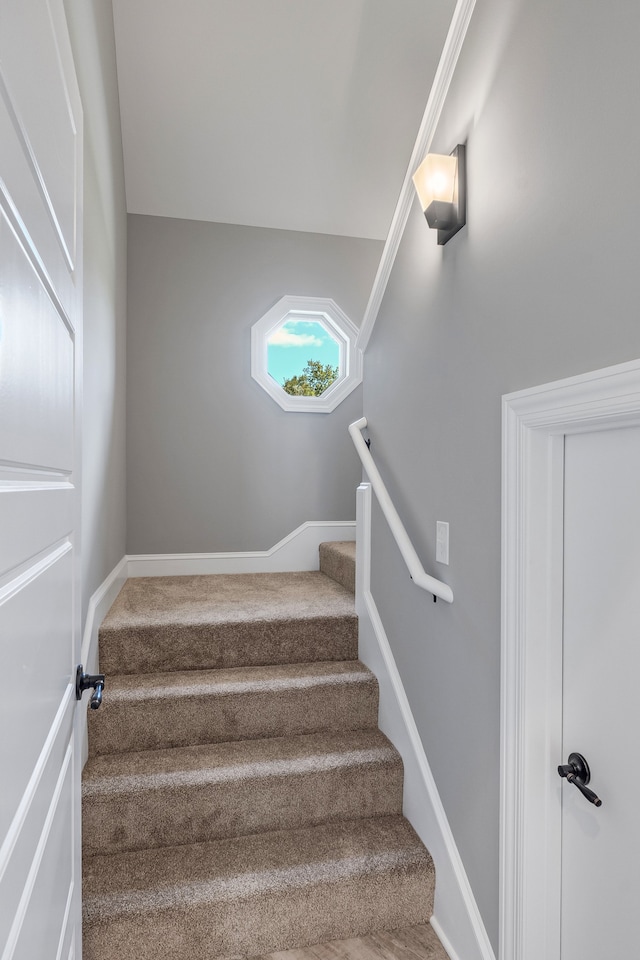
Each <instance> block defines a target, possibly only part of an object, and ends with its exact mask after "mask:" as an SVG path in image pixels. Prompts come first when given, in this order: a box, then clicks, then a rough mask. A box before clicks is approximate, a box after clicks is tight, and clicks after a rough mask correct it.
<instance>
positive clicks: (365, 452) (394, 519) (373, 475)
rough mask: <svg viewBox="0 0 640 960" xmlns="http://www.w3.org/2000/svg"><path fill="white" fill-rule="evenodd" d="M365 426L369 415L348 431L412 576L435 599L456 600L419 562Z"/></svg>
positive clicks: (445, 585)
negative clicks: (372, 448) (377, 464)
mask: <svg viewBox="0 0 640 960" xmlns="http://www.w3.org/2000/svg"><path fill="white" fill-rule="evenodd" d="M366 426H367V418H366V417H362V418H361V419H360V420H355V421H354V423H352V424H350V426H349V433H350V434H351V439H352V440H353V442H354V445H355V448H356V450H357V451H358V455H359V457H360V459H361V461H362V465H363V467H364V469H365V470H366V472H367V476H368V477H369V480H370V481H371V486H372V487H373V490H374V492H375V495H376V497H377V498H378V503H379V504H380V508H381V510H382V512H383V514H384V516H385V519H386V521H387V523H388V524H389V528H390V530H391V533H392V534H393V537H394V539H395V541H396V543H397V544H398V549H399V550H400V553H401V554H402V557H403V559H404V562H405V563H406V565H407V569H408V571H409V576H410V577H411V579H412V580H413V582H414V583H415V584H416V586H418V587H422V589H423V590H427V591H428V592H429V593H432V594H433V596H434V599H435V598H436V597H440V599H441V600H445V601H446V602H447V603H453V590H452V589H451V587H450V586H449V585H448V584H446V583H443V582H442V581H441V580H436V578H435V577H430V576H429V574H428V573H425V570H424V567H423V566H422V564H421V563H420V558H419V556H418V554H417V553H416V551H415V548H414V546H413V544H412V543H411V540H410V539H409V534H408V533H407V531H406V530H405V528H404V524H403V523H402V520H401V519H400V517H399V515H398V511H397V510H396V508H395V507H394V505H393V501H392V500H391V497H390V496H389V492H388V490H387V488H386V487H385V485H384V481H383V479H382V477H381V476H380V473H379V471H378V468H377V467H376V465H375V462H374V459H373V457H372V456H371V453H370V451H369V447H368V445H367V442H366V440H365V439H364V437H363V436H362V431H363V430H364V428H365V427H366Z"/></svg>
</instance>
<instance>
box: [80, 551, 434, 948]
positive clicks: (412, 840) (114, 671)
mask: <svg viewBox="0 0 640 960" xmlns="http://www.w3.org/2000/svg"><path fill="white" fill-rule="evenodd" d="M353 582H354V550H353V545H352V544H349V545H347V546H345V545H343V544H335V545H332V544H328V545H323V547H322V548H321V569H320V570H319V571H312V572H308V573H293V574H255V575H223V576H205V577H194V576H189V577H155V578H138V579H132V580H128V581H127V582H126V584H125V585H124V587H123V589H122V591H121V593H120V594H119V596H118V598H117V599H116V601H115V603H114V605H113V607H112V608H111V610H110V612H109V613H108V615H107V617H106V618H105V620H104V622H103V624H102V626H101V628H100V636H99V643H100V668H101V670H102V671H103V672H104V673H105V674H106V676H107V683H106V687H105V694H104V701H103V706H102V707H101V709H100V710H98V711H90V714H89V750H90V755H89V760H88V762H87V764H86V767H85V770H84V774H83V838H84V839H83V911H84V927H83V929H84V943H83V956H84V958H85V960H107V958H112V957H114V956H117V957H118V958H119V960H151V958H153V960H212V958H223V957H225V958H227V957H228V958H231V957H251V956H257V955H262V956H266V955H271V954H273V953H274V951H287V950H300V949H303V948H309V949H311V948H312V947H313V945H318V944H322V943H328V942H336V941H341V940H342V941H346V940H349V939H353V938H361V937H367V936H373V935H377V933H380V935H381V936H382V931H389V930H396V929H398V928H406V929H409V928H413V927H416V925H418V927H419V925H424V924H425V923H426V921H428V919H429V918H430V916H431V913H432V909H433V890H434V883H435V876H434V869H433V863H432V860H431V857H430V856H429V853H428V852H427V851H426V850H425V848H424V846H423V845H422V844H421V842H420V840H419V839H418V837H417V836H416V834H415V833H414V831H413V829H412V828H411V826H410V825H409V823H408V822H407V821H406V820H405V819H404V817H403V816H402V779H403V772H402V763H401V760H400V757H399V755H398V754H397V751H396V750H395V749H394V747H393V746H392V745H391V744H390V743H389V741H388V740H387V739H386V738H385V737H384V736H383V735H382V733H381V732H380V731H379V730H378V729H377V706H378V703H377V701H378V693H377V683H376V680H375V677H374V676H373V675H372V674H371V673H370V671H369V670H367V668H366V667H364V666H363V664H361V663H360V662H359V661H358V659H357V619H356V616H355V609H354V597H353ZM429 929H430V928H429ZM385 936H386V934H385ZM341 955H342V954H341ZM283 956H284V955H283ZM433 957H434V960H439V957H438V954H434V955H433ZM427 958H428V960H431V958H430V957H429V955H428V954H425V960H427ZM291 960H294V958H293V957H291Z"/></svg>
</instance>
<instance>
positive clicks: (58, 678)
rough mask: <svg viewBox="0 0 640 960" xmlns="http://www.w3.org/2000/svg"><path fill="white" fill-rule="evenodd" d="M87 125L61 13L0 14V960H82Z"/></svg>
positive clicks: (57, 4) (35, 6)
mask: <svg viewBox="0 0 640 960" xmlns="http://www.w3.org/2000/svg"><path fill="white" fill-rule="evenodd" d="M81 207H82V113H81V107H80V99H79V95H78V89H77V85H76V81H75V74H74V70H73V61H72V56H71V50H70V45H69V39H68V34H67V28H66V22H65V18H64V10H63V5H62V0H0V710H1V726H0V776H1V778H2V786H1V788H0V958H1V960H69V958H72V957H74V956H77V957H79V956H80V944H79V939H78V937H79V931H80V920H79V917H80V914H79V904H80V873H79V807H78V800H79V778H80V767H79V757H78V755H77V751H76V748H75V741H74V725H75V718H76V715H77V713H78V711H77V710H76V700H75V689H74V681H75V665H76V663H77V660H78V651H79V626H80V625H79V599H80V598H79V583H78V558H77V550H76V545H77V542H78V533H77V514H78V495H77V490H78V465H79V456H78V445H77V440H78V436H79V411H80V402H79V401H80V380H79V375H78V372H79V369H80V347H81V339H80V318H81V273H82V270H81V249H82V235H81V224H82V216H81Z"/></svg>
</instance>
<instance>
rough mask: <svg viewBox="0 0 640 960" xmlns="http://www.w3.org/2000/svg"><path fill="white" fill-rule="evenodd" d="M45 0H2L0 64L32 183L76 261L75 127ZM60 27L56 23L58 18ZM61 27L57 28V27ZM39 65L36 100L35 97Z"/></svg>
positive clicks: (51, 16) (51, 14) (51, 11)
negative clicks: (32, 179)
mask: <svg viewBox="0 0 640 960" xmlns="http://www.w3.org/2000/svg"><path fill="white" fill-rule="evenodd" d="M57 6H58V5H57V4H55V3H53V4H51V8H50V5H49V3H48V2H46V0H38V2H34V0H31V2H28V3H27V2H24V0H23V2H18V0H6V2H5V3H3V6H2V14H1V20H0V62H1V63H2V65H3V66H2V74H3V76H4V82H5V90H6V95H7V99H8V100H9V102H10V104H11V109H12V112H13V113H14V115H15V118H16V123H15V124H14V126H16V127H17V133H18V136H19V139H20V141H21V143H22V145H23V147H24V149H25V151H26V152H27V153H28V159H29V163H30V166H31V167H32V171H33V176H34V180H35V181H36V183H37V184H38V186H39V187H40V191H41V194H42V199H43V203H44V206H45V209H46V212H47V213H48V215H49V217H50V219H51V222H52V224H53V225H54V227H55V230H56V233H57V234H58V239H59V242H60V245H61V247H62V248H63V250H64V253H65V257H66V258H67V261H68V264H69V266H70V267H71V268H73V263H74V259H75V201H76V166H75V164H76V129H75V126H76V125H75V122H74V116H73V111H72V110H71V109H70V93H71V95H72V91H69V89H68V85H67V78H66V76H65V72H64V68H63V63H62V62H61V58H60V50H59V44H60V41H64V34H63V35H62V37H60V38H59V37H58V36H57V35H56V14H57V11H56V9H55V8H56V7H57ZM58 24H59V20H58ZM58 29H59V27H58ZM34 66H37V75H38V97H37V98H35V97H34V95H33V94H34Z"/></svg>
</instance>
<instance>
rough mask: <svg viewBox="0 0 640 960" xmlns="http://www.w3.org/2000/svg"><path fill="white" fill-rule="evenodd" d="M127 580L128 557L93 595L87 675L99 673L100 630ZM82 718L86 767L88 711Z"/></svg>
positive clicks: (85, 644) (85, 638)
mask: <svg viewBox="0 0 640 960" xmlns="http://www.w3.org/2000/svg"><path fill="white" fill-rule="evenodd" d="M126 579H127V557H123V558H122V560H121V561H120V562H119V563H118V564H116V566H115V567H114V568H113V570H112V571H111V573H110V574H109V576H108V577H106V579H105V580H104V581H103V582H102V583H101V584H100V586H99V587H98V589H97V590H96V591H95V593H93V594H92V595H91V599H90V600H89V606H88V609H87V619H86V621H85V625H84V633H83V634H82V647H81V650H80V663H82V665H83V667H84V670H85V673H97V672H98V629H99V627H100V624H101V623H102V621H103V620H104V618H105V615H106V613H107V611H108V610H109V607H110V606H111V604H112V603H113V601H114V600H115V598H116V597H117V596H118V594H119V592H120V590H121V588H122V585H123V584H124V582H125V580H126ZM81 717H82V719H81V723H82V727H81V729H80V749H81V754H82V765H83V766H84V764H85V763H86V760H87V756H88V741H87V713H86V710H83V711H82V712H81Z"/></svg>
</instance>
